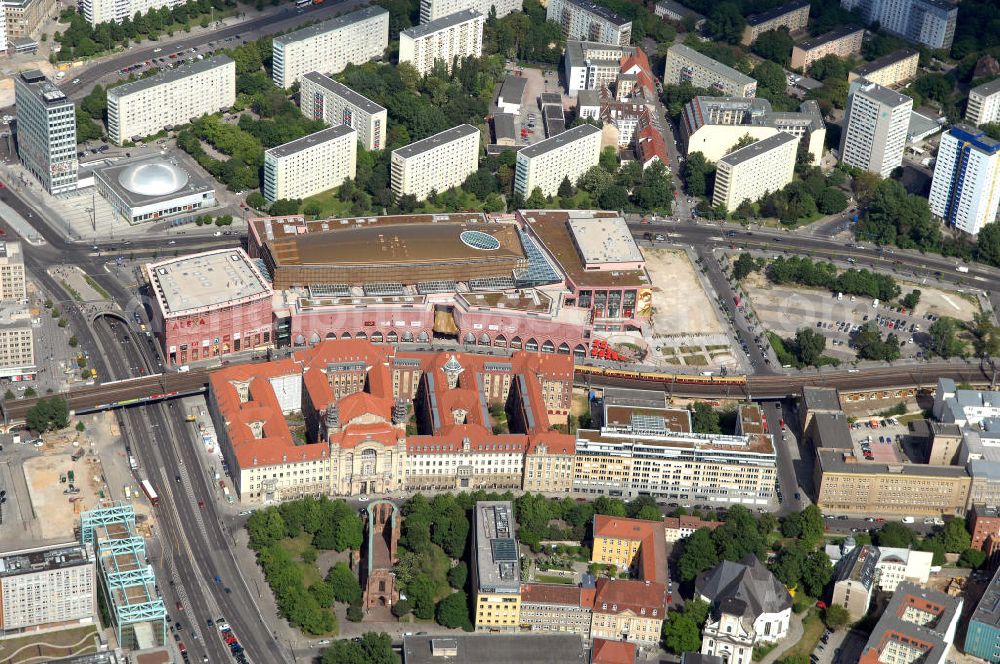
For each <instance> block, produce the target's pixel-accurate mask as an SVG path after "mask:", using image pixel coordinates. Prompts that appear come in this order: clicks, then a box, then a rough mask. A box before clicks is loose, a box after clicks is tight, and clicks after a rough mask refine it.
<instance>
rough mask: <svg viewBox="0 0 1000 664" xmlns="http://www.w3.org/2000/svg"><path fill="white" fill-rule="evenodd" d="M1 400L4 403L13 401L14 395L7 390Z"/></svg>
mask: <svg viewBox="0 0 1000 664" xmlns="http://www.w3.org/2000/svg"><path fill="white" fill-rule="evenodd" d="M3 400H4V401H13V400H14V393H13V392H12V391H10V390H9V389H8V390H7V391H6V392H4V393H3Z"/></svg>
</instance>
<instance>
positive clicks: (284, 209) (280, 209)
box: [268, 199, 302, 217]
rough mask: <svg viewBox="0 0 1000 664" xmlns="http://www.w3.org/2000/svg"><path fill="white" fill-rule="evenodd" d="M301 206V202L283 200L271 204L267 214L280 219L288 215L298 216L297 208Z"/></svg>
mask: <svg viewBox="0 0 1000 664" xmlns="http://www.w3.org/2000/svg"><path fill="white" fill-rule="evenodd" d="M301 206H302V201H300V200H298V199H295V200H288V199H283V200H280V201H275V202H273V203H271V207H270V208H268V213H269V214H271V215H273V216H275V217H282V216H285V215H289V214H298V213H299V208H300V207H301Z"/></svg>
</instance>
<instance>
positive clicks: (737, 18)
mask: <svg viewBox="0 0 1000 664" xmlns="http://www.w3.org/2000/svg"><path fill="white" fill-rule="evenodd" d="M746 24H747V21H746V19H745V18H743V12H742V11H741V10H740V7H739V5H737V4H736V3H734V2H723V3H720V4H718V5H715V9H713V10H712V13H711V14H709V16H708V21H706V23H705V28H706V29H707V30H708V32H709V34H711V35H712V36H714V37H715V38H716V39H718V40H719V41H725V42H729V43H730V44H737V43H739V41H740V37H742V36H743V28H745V27H746Z"/></svg>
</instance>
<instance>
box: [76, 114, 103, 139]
mask: <svg viewBox="0 0 1000 664" xmlns="http://www.w3.org/2000/svg"><path fill="white" fill-rule="evenodd" d="M103 135H104V130H102V129H101V126H100V125H99V124H97V123H96V122H94V121H93V120H91V119H90V116H88V115H87V113H86V112H85V111H84V110H83V109H82V108H79V107H77V109H76V141H77V143H86V142H87V141H96V140H98V139H99V138H101V137H102V136H103Z"/></svg>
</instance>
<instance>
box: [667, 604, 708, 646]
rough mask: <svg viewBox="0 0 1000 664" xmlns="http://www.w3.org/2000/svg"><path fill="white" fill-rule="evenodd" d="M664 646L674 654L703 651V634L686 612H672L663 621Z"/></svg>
mask: <svg viewBox="0 0 1000 664" xmlns="http://www.w3.org/2000/svg"><path fill="white" fill-rule="evenodd" d="M663 646H664V647H665V648H666V649H667V650H669V651H670V652H672V653H674V654H678V655H679V654H681V653H685V652H698V651H699V650H701V632H700V630H699V629H698V625H697V623H695V621H694V620H693V619H692V618H691V616H689V615H687V613H685V612H678V611H671V612H670V613H669V614H668V615H667V619H666V620H664V621H663Z"/></svg>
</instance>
